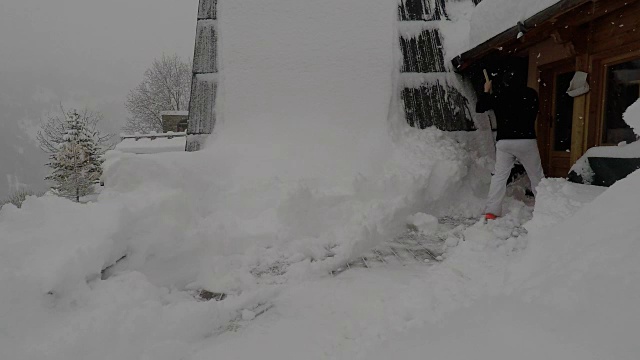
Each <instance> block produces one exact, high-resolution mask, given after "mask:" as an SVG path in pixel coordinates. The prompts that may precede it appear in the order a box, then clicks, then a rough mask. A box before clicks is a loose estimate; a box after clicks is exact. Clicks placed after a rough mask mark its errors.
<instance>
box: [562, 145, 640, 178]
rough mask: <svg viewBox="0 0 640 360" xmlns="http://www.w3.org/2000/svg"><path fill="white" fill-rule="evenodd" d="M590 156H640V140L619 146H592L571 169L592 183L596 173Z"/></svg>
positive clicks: (626, 157)
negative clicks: (592, 167)
mask: <svg viewBox="0 0 640 360" xmlns="http://www.w3.org/2000/svg"><path fill="white" fill-rule="evenodd" d="M590 157H604V158H620V159H632V158H640V141H634V142H632V143H631V144H626V143H621V144H620V145H618V146H596V147H592V148H590V149H589V150H587V152H585V153H584V155H582V157H580V159H578V161H576V163H575V164H573V166H572V167H571V170H570V171H573V172H575V173H576V174H578V175H580V176H581V177H582V179H583V180H584V182H585V183H591V182H592V181H593V177H594V176H595V174H594V173H593V170H592V169H591V165H589V158H590Z"/></svg>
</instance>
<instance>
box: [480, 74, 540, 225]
mask: <svg viewBox="0 0 640 360" xmlns="http://www.w3.org/2000/svg"><path fill="white" fill-rule="evenodd" d="M515 75H516V73H515V69H513V68H511V67H507V68H506V69H505V70H504V72H502V74H501V78H500V83H499V84H498V85H499V86H497V87H496V89H495V92H494V91H493V82H492V81H491V80H490V79H489V77H488V75H487V74H486V72H485V80H486V81H485V84H484V92H483V93H482V94H480V95H479V96H478V103H477V104H476V112H478V113H484V112H486V111H489V110H493V111H494V113H495V115H496V120H497V123H498V135H497V139H496V140H497V143H496V165H495V170H494V174H493V176H492V178H491V186H490V188H489V196H488V200H487V204H486V208H485V218H486V219H487V220H494V219H495V218H496V217H498V216H501V215H502V201H503V200H504V197H505V194H506V184H507V180H508V179H509V175H510V174H511V168H512V167H513V165H514V163H515V161H516V160H519V161H520V162H521V163H522V165H523V166H524V168H525V170H526V172H527V175H529V179H530V180H531V189H532V191H533V194H534V196H535V194H536V187H537V186H538V184H539V183H540V180H542V178H543V177H544V173H543V170H542V164H541V162H540V153H539V151H538V143H537V141H536V131H535V121H536V117H537V115H538V109H539V103H538V94H537V92H536V91H535V90H534V89H532V88H530V87H525V86H522V85H520V84H519V83H518V82H517V81H516V77H515Z"/></svg>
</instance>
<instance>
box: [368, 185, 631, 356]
mask: <svg viewBox="0 0 640 360" xmlns="http://www.w3.org/2000/svg"><path fill="white" fill-rule="evenodd" d="M638 186H640V174H639V173H635V174H632V175H631V176H629V177H627V178H626V179H624V180H621V181H619V182H618V183H616V184H615V185H613V186H612V187H610V188H608V189H606V191H603V190H605V189H603V188H598V187H595V186H587V185H580V184H572V183H569V182H567V181H565V180H560V179H546V180H544V181H543V182H542V183H541V186H540V187H539V190H538V198H537V203H536V208H535V211H534V218H533V220H532V221H531V222H530V223H529V224H528V225H527V229H528V230H529V239H528V241H527V242H528V246H527V249H526V250H525V251H524V252H523V253H522V254H521V255H517V254H516V256H514V257H512V259H511V261H510V262H509V263H507V266H506V267H505V268H503V273H502V276H501V278H502V280H503V281H504V282H503V283H502V286H499V287H498V288H497V289H498V291H496V292H495V293H493V294H489V295H490V296H487V297H482V298H480V299H479V300H477V301H475V302H474V303H473V305H471V306H469V307H467V308H465V309H461V310H459V311H455V312H453V313H452V314H450V315H449V316H446V317H445V318H443V319H441V320H442V321H440V322H438V323H435V324H433V323H431V324H427V325H426V326H424V327H422V329H419V330H415V329H414V330H411V331H410V332H405V333H402V334H398V335H395V336H392V337H391V338H389V339H388V340H386V341H383V342H382V344H380V345H378V346H375V347H374V348H373V349H371V350H370V351H369V352H367V355H366V356H363V358H367V359H388V358H389V357H392V356H394V357H398V356H400V357H404V358H417V357H420V356H423V354H425V353H428V354H430V355H431V356H433V357H434V358H447V359H467V358H469V357H473V358H475V359H483V360H484V359H503V358H505V359H506V358H518V359H532V360H533V359H541V358H554V359H555V358H561V359H605V358H606V359H634V358H636V357H637V354H638V351H640V344H638V342H637V336H636V334H637V333H638V331H640V311H638V308H637V303H638V301H639V300H640V282H638V281H637V279H638V276H640V265H639V264H638V261H637V254H638V252H639V251H640V236H639V235H638V234H640V225H639V224H638V222H637V221H636V214H637V212H638V204H639V203H640V193H638V192H637V191H635V190H636V189H637V187H638ZM467 241H469V239H467ZM469 245H470V244H467V245H465V246H469ZM455 256H456V254H454V255H453V256H452V258H455ZM495 275H497V273H496V274H494V276H495Z"/></svg>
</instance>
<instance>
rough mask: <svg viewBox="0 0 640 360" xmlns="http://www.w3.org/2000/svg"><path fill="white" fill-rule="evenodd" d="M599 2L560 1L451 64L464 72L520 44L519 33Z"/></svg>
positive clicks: (591, 0)
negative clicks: (492, 54)
mask: <svg viewBox="0 0 640 360" xmlns="http://www.w3.org/2000/svg"><path fill="white" fill-rule="evenodd" d="M596 1H598V0H560V1H559V2H557V3H555V4H554V5H551V6H550V7H548V8H546V9H544V10H542V11H540V12H538V13H537V14H535V15H533V16H531V17H530V18H528V19H526V20H525V21H523V22H521V23H519V24H518V25H515V26H513V27H511V28H509V29H507V30H505V31H503V32H501V33H500V34H498V35H496V36H494V37H492V38H491V39H489V40H487V41H485V42H483V43H482V44H480V45H478V46H476V47H474V48H473V49H471V50H468V51H466V52H464V53H462V54H460V55H458V56H456V57H454V58H453V59H452V60H451V62H452V63H453V66H454V69H455V70H456V71H457V72H462V71H464V70H465V69H466V68H468V67H469V66H470V65H472V64H473V63H474V62H476V61H478V60H480V59H481V58H483V57H484V56H486V55H488V54H489V53H491V52H493V51H495V50H497V49H499V48H502V47H505V46H507V45H510V44H513V43H516V42H518V41H519V40H518V33H520V32H521V31H522V30H523V28H524V29H533V28H535V27H537V26H540V25H542V24H544V23H547V22H550V21H553V20H554V19H555V18H557V17H558V16H560V15H562V14H564V13H566V12H568V11H571V10H573V9H575V8H577V7H579V6H581V5H584V4H586V3H593V2H596Z"/></svg>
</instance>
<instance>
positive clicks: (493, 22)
mask: <svg viewBox="0 0 640 360" xmlns="http://www.w3.org/2000/svg"><path fill="white" fill-rule="evenodd" d="M559 1H560V0H484V1H482V2H481V3H480V4H478V6H477V7H476V10H475V11H474V12H473V14H472V16H471V28H470V31H469V43H468V46H467V49H466V50H469V49H472V48H474V47H476V46H478V45H480V44H482V43H483V42H485V41H487V40H489V39H491V38H492V37H494V36H496V35H498V34H500V33H501V32H503V31H505V30H507V29H509V28H511V27H513V26H516V25H517V24H518V22H519V21H524V20H526V19H528V18H530V17H532V16H533V15H535V14H537V13H539V12H540V11H543V10H545V9H546V8H548V7H550V6H552V5H555V4H556V3H558V2H559ZM528 25H530V26H531V25H533V24H528Z"/></svg>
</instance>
